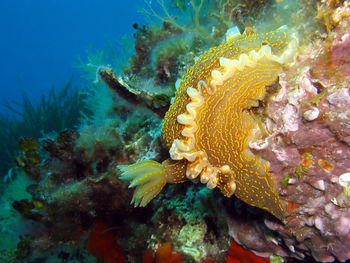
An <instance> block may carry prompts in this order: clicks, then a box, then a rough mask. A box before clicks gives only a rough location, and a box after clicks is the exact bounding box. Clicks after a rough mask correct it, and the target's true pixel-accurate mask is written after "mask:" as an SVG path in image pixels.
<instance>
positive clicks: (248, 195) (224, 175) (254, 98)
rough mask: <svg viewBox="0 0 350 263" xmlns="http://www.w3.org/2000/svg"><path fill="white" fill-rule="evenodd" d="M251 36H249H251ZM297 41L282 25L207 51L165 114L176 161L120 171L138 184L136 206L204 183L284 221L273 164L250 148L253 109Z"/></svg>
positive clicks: (255, 127) (147, 163)
mask: <svg viewBox="0 0 350 263" xmlns="http://www.w3.org/2000/svg"><path fill="white" fill-rule="evenodd" d="M246 32H248V31H246ZM296 46H297V38H296V37H295V35H294V34H292V33H291V32H290V30H289V29H288V28H287V27H286V26H283V27H281V28H279V29H278V30H276V31H272V32H269V33H262V34H254V33H244V34H242V35H240V34H237V35H235V36H233V37H230V38H228V41H227V42H225V43H224V44H222V45H219V46H216V47H213V48H211V49H209V50H208V51H206V52H204V53H203V54H202V55H201V56H200V57H199V58H198V59H197V60H196V62H195V64H194V65H193V66H192V67H191V68H189V69H188V71H187V73H186V75H185V76H184V78H183V79H182V80H181V81H180V82H179V83H178V85H177V86H178V87H177V92H176V95H175V99H174V101H173V103H172V105H171V106H170V109H169V110H168V112H167V113H166V115H165V118H164V121H163V127H162V136H163V139H164V140H165V142H166V145H167V146H168V147H169V149H170V157H171V159H170V160H166V161H164V162H163V163H162V164H159V163H158V162H155V161H151V160H147V161H141V162H138V163H136V164H133V165H129V166H126V165H123V166H119V168H120V169H121V171H122V176H121V177H120V178H121V179H123V180H131V184H130V187H134V186H136V190H135V193H134V197H133V200H132V203H134V205H135V206H138V205H140V206H145V205H147V203H148V202H149V201H150V200H152V199H153V198H154V197H155V196H157V195H158V193H159V192H160V191H161V189H162V188H163V187H164V185H165V184H166V183H180V182H184V181H186V180H188V179H189V180H194V179H196V178H198V177H199V180H200V181H201V182H202V183H204V184H206V185H207V187H208V188H215V187H218V188H219V189H220V191H221V192H222V193H223V194H224V195H225V196H227V197H230V196H232V195H233V194H234V195H235V196H236V197H238V198H239V199H241V200H243V201H244V202H246V203H248V204H249V205H252V206H257V207H259V208H262V209H265V210H267V211H269V212H270V213H272V214H273V215H274V216H276V217H277V218H280V219H282V218H283V217H284V208H283V207H282V205H281V202H280V199H279V196H278V194H277V193H276V189H275V182H274V179H273V178H272V176H271V175H270V173H269V164H268V162H266V161H264V160H263V159H261V158H260V157H258V156H256V155H254V154H253V153H252V152H251V151H250V150H249V148H248V144H249V141H250V140H251V139H252V138H253V135H254V134H256V133H258V132H259V128H258V125H257V124H256V121H254V118H253V116H251V114H250V112H249V109H251V108H252V107H257V106H258V104H259V102H258V101H259V100H262V99H263V97H264V94H265V87H266V86H269V85H271V84H273V82H274V81H275V80H276V79H277V76H278V74H279V73H280V71H281V69H282V66H283V64H285V63H288V62H290V61H292V60H293V57H294V53H295V49H296Z"/></svg>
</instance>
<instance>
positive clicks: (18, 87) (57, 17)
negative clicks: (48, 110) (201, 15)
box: [0, 0, 145, 113]
mask: <svg viewBox="0 0 350 263" xmlns="http://www.w3.org/2000/svg"><path fill="white" fill-rule="evenodd" d="M137 6H141V7H142V6H145V4H144V1H143V0H133V1H121V0H79V1H78V0H76V1H72V0H60V1H58V0H35V1H30V0H19V1H13V0H1V1H0V28H1V30H0V34H1V35H0V80H1V85H0V110H1V112H5V113H7V112H6V109H5V108H4V107H3V106H2V103H3V102H4V101H5V100H6V101H8V102H11V101H12V100H16V101H21V96H22V93H23V91H25V92H27V93H28V94H29V96H30V98H34V99H35V98H37V97H38V96H41V94H45V92H47V91H48V89H49V88H50V87H51V86H55V87H56V88H61V87H63V86H64V83H65V82H67V81H68V80H70V79H71V78H72V77H73V83H74V84H75V85H80V77H79V72H78V69H76V68H74V67H72V66H73V64H76V63H77V56H78V55H80V56H81V57H84V55H85V53H86V52H85V51H86V49H87V47H88V46H89V45H91V47H92V48H93V49H96V50H97V49H103V48H106V46H107V45H108V43H107V42H108V41H107V37H108V38H109V39H121V37H122V36H123V35H125V34H127V35H129V36H130V37H131V38H132V34H133V32H134V29H133V28H132V24H133V23H134V22H138V23H139V24H143V23H144V22H145V18H144V16H143V15H141V14H139V13H138V9H137Z"/></svg>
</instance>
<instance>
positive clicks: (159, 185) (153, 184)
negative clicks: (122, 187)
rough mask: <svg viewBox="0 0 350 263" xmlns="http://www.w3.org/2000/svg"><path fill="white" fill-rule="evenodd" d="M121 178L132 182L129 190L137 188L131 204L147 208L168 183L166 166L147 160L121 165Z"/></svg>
mask: <svg viewBox="0 0 350 263" xmlns="http://www.w3.org/2000/svg"><path fill="white" fill-rule="evenodd" d="M118 168H119V169H120V170H121V171H122V175H121V176H120V177H119V178H120V179H122V180H128V181H131V183H130V185H129V188H131V187H134V186H136V189H135V192H134V195H133V198H132V200H131V203H132V204H134V206H135V207H136V206H142V207H144V206H146V205H147V204H148V203H149V202H150V201H151V200H152V199H153V198H154V197H156V196H157V195H158V194H159V192H160V191H161V190H162V189H163V187H164V185H165V184H166V183H167V181H166V173H165V170H164V166H163V165H162V164H160V163H158V162H156V161H151V160H146V161H141V162H138V163H135V164H132V165H119V166H118Z"/></svg>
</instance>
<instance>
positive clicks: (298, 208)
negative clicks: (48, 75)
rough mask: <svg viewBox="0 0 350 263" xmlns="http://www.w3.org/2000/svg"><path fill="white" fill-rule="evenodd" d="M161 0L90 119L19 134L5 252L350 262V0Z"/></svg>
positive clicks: (98, 70)
mask: <svg viewBox="0 0 350 263" xmlns="http://www.w3.org/2000/svg"><path fill="white" fill-rule="evenodd" d="M158 3H159V4H160V6H161V9H162V11H163V12H164V14H157V13H156V12H155V9H153V7H152V5H151V4H150V6H149V7H150V9H149V10H148V11H147V12H146V13H147V14H146V15H149V16H150V18H151V19H153V18H159V19H160V20H161V24H160V25H158V24H156V23H155V25H153V26H139V25H137V24H135V25H134V28H135V29H136V33H135V39H136V40H135V46H134V48H135V53H134V55H133V56H132V57H131V59H130V61H129V62H128V63H127V64H126V65H124V66H123V67H122V68H117V67H114V66H113V65H112V66H111V65H107V62H106V61H103V59H101V61H99V62H98V64H95V62H94V63H92V62H93V61H92V58H89V59H88V60H89V61H88V62H89V63H87V64H86V65H85V66H82V68H84V69H86V70H87V71H88V73H90V79H91V80H92V81H93V83H92V84H91V86H90V87H89V88H88V89H86V90H85V91H84V93H83V96H84V101H83V103H84V106H82V107H85V108H86V109H84V110H81V117H82V118H81V120H80V122H81V124H80V126H79V127H77V128H76V129H75V130H74V129H72V127H70V129H66V130H64V131H58V133H57V134H49V135H46V136H44V137H43V138H40V139H36V138H32V137H35V136H31V135H26V134H24V135H25V136H24V137H23V138H22V139H21V140H20V142H19V145H18V146H19V149H20V154H19V155H18V157H17V159H16V164H17V167H13V168H12V169H13V170H12V171H13V174H14V175H16V176H13V178H12V180H9V181H6V182H4V187H6V188H8V190H7V191H4V194H3V195H2V196H1V204H2V206H1V209H0V214H1V223H2V224H1V226H2V227H1V229H0V233H1V235H4V236H5V237H6V238H4V239H2V240H1V242H0V252H1V253H0V259H1V260H2V261H3V262H50V261H48V258H50V257H51V259H52V258H55V257H56V258H55V260H56V261H54V262H57V260H58V261H62V262H94V260H95V259H94V258H96V260H99V261H101V262H105V263H111V262H147V263H148V262H158V263H159V262H189V263H192V262H202V263H204V262H219V263H221V262H286V263H295V262H298V263H299V262H310V263H313V262H346V261H348V260H349V259H350V254H349V251H350V245H349V244H350V243H349V240H350V227H349V226H350V178H349V173H350V170H349V169H350V161H349V160H350V158H349V156H350V128H349V121H350V91H349V81H350V79H349V78H350V77H349V75H350V74H349V64H350V62H349V43H350V41H349V33H350V32H349V28H350V11H349V10H350V3H349V1H346V0H344V1H323V0H321V1H306V0H305V1H304V0H298V1H288V0H283V1H243V0H242V1H238V0H237V1H223V0H215V1H214V0H213V1H203V0H198V1H195V0H193V1H181V0H180V1H178V0H176V1H175V0H174V1H172V3H173V6H174V7H175V10H174V9H171V8H170V7H168V6H166V4H165V2H163V1H161V0H160V1H158ZM286 23H288V27H286V26H283V25H284V24H286ZM233 26H236V27H233ZM231 27H233V28H232V29H230V30H229V31H228V33H227V34H226V31H227V30H228V29H229V28H231ZM243 29H244V33H242V32H243ZM240 32H241V33H242V34H241V33H240ZM297 36H298V37H297ZM297 40H298V41H297ZM102 57H103V56H101V58H102ZM179 78H181V79H179ZM77 105H78V104H77ZM169 150H170V151H169ZM164 160H165V161H164ZM162 161H163V163H161V162H162ZM125 180H126V181H131V185H130V186H131V187H136V191H134V193H133V189H129V188H128V183H127V182H125ZM189 181H191V182H189ZM180 182H181V184H167V183H180ZM197 182H201V183H204V184H207V186H208V187H204V186H203V185H202V184H200V183H197ZM215 186H218V187H215ZM162 189H163V190H162ZM160 190H162V191H160ZM222 193H223V194H224V195H222ZM151 200H152V201H151ZM130 202H132V203H134V205H136V207H133V206H132V205H130ZM138 205H140V206H145V207H138Z"/></svg>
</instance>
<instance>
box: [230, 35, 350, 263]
mask: <svg viewBox="0 0 350 263" xmlns="http://www.w3.org/2000/svg"><path fill="white" fill-rule="evenodd" d="M349 40H350V38H349V35H346V36H344V37H343V38H342V41H341V42H340V43H338V45H335V46H334V47H333V49H332V50H331V51H330V52H332V56H333V58H334V59H336V60H334V61H337V62H334V63H339V64H338V65H339V68H340V69H341V71H342V73H343V74H344V73H346V74H348V73H350V71H349V72H348V73H347V70H348V69H346V67H348V66H350V64H347V63H348V62H349V61H350V60H348V59H349V56H348V55H347V53H346V52H350V49H348V50H346V48H345V47H347V48H350V45H349V44H350V41H349ZM300 56H302V55H300ZM310 60H313V61H315V58H312V59H311V58H310ZM316 61H317V59H316ZM318 62H319V63H322V59H320V61H318ZM315 65H317V63H315ZM319 65H320V64H318V65H317V67H318V66H319ZM292 67H293V68H292V69H291V70H287V71H285V72H284V73H283V74H281V75H280V79H279V82H278V84H276V85H277V86H278V89H276V90H277V91H276V92H275V93H274V94H271V95H270V96H269V97H268V99H267V101H266V102H265V109H264V114H265V119H264V122H263V124H264V125H265V128H266V130H267V131H268V135H267V137H266V138H264V139H260V140H257V141H256V142H251V143H250V148H251V150H252V151H254V152H255V153H256V154H259V155H261V156H262V157H263V158H264V159H265V160H267V161H269V163H270V172H271V174H272V175H273V177H274V179H275V181H276V184H277V189H278V194H279V196H280V197H281V199H282V202H283V204H284V206H285V209H286V211H287V212H286V217H285V219H284V220H283V222H278V221H276V220H274V219H273V218H268V217H267V218H265V219H264V220H261V219H258V218H255V217H253V218H255V219H254V220H242V219H241V217H242V215H230V216H229V217H228V219H227V221H228V226H229V229H230V234H231V236H232V237H233V238H234V239H235V241H236V242H238V243H239V244H242V245H244V246H245V247H248V248H249V249H251V250H253V251H254V252H255V253H257V254H258V255H264V256H266V255H269V254H275V255H279V256H282V257H285V256H290V257H294V258H298V259H304V260H306V258H309V257H311V258H313V259H314V260H317V261H318V262H333V261H335V260H338V261H340V262H344V261H346V260H349V259H350V200H349V198H348V197H347V196H346V194H345V190H344V189H345V187H344V186H343V185H341V184H340V183H339V178H340V176H341V175H343V174H345V173H349V171H350V170H349V169H350V125H349V123H350V91H349V86H347V85H344V83H345V84H346V82H344V80H339V82H337V80H336V79H334V80H332V82H333V84H332V85H330V84H329V83H330V82H328V81H326V80H325V81H323V79H322V77H323V76H324V75H323V74H319V75H317V74H313V72H317V71H314V70H313V66H310V61H308V59H306V60H302V59H300V60H299V62H297V63H296V64H295V65H294V66H292ZM315 67H316V66H315ZM320 67H322V65H321V66H320ZM325 68H326V67H325ZM349 69H350V67H349ZM328 70H335V71H336V70H337V69H336V68H334V69H329V68H328ZM334 74H336V73H334ZM324 83H327V84H324ZM256 240H259V242H258V241H256Z"/></svg>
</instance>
